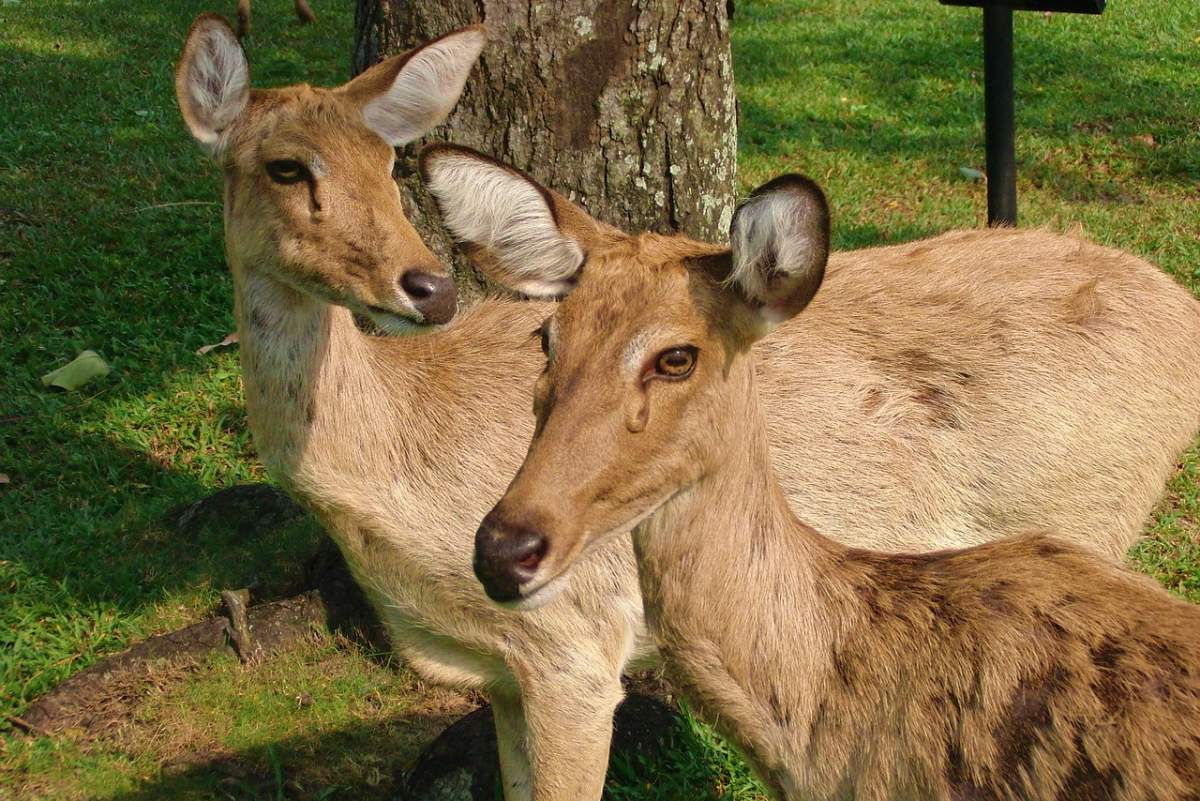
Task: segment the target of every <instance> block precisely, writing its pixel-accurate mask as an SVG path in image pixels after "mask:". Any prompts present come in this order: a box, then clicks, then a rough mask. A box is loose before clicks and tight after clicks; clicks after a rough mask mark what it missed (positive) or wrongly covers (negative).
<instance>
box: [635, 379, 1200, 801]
mask: <svg viewBox="0 0 1200 801" xmlns="http://www.w3.org/2000/svg"><path fill="white" fill-rule="evenodd" d="M743 377H744V376H743ZM733 380H734V381H737V377H735V378H734V379H733ZM742 399H743V400H744V401H745V404H744V405H739V407H738V412H737V418H738V421H739V422H738V424H735V425H733V426H731V427H730V429H729V431H728V434H729V438H728V440H726V442H727V443H728V444H729V450H727V451H726V456H727V459H726V461H725V467H724V468H722V469H720V470H718V471H714V472H713V473H712V474H710V475H708V476H706V477H705V478H704V479H702V480H701V481H700V482H698V483H697V484H696V485H694V486H693V487H692V488H691V489H690V490H688V491H686V492H684V493H682V494H681V495H679V496H677V497H676V498H674V499H673V500H671V501H670V502H668V503H667V504H665V505H664V506H663V507H661V508H660V509H659V510H658V511H657V512H656V513H655V515H654V516H653V517H652V518H651V519H650V520H648V521H647V522H645V523H643V524H642V525H641V527H640V528H639V529H638V530H637V531H636V532H635V535H634V546H635V549H636V551H637V555H638V564H639V567H640V572H641V588H642V593H643V597H644V598H645V601H646V609H647V614H648V620H649V623H650V627H651V629H652V631H653V632H654V634H655V638H656V640H657V642H658V644H659V647H660V649H661V650H662V654H663V656H664V659H665V661H666V663H667V666H668V670H669V673H670V675H671V677H672V679H673V680H674V683H675V684H676V686H677V687H678V688H679V689H680V690H681V692H683V693H684V694H685V695H686V697H687V698H688V699H689V700H690V701H692V702H693V703H694V704H695V705H696V706H697V707H698V709H699V710H700V711H701V713H702V714H703V715H705V716H706V717H707V718H708V719H709V720H711V721H714V722H715V723H716V724H717V726H718V728H719V729H720V730H721V731H722V732H723V733H724V734H726V735H727V736H729V737H730V738H731V739H733V740H734V741H736V742H737V743H739V744H740V745H741V746H742V748H743V749H744V752H745V753H746V755H747V757H748V758H749V760H750V761H751V763H752V764H753V765H754V767H755V769H756V772H757V773H758V775H759V776H760V777H761V778H762V779H763V781H764V783H765V784H766V785H767V786H768V787H770V788H771V789H772V790H773V792H774V794H775V795H776V796H777V797H779V798H786V799H797V800H798V799H814V800H815V799H837V798H859V799H868V798H869V799H896V801H900V800H901V799H946V801H949V800H950V799H974V798H1021V799H1026V800H1027V801H1041V800H1042V799H1045V800H1046V801H1054V800H1055V799H1063V800H1065V799H1079V801H1085V800H1086V801H1099V800H1100V799H1110V800H1111V801H1116V800H1117V799H1151V798H1156V799H1161V800H1163V801H1165V800H1166V799H1184V798H1194V797H1195V795H1194V794H1195V793H1196V792H1197V791H1198V790H1200V610H1197V609H1195V608H1192V607H1190V606H1188V605H1186V604H1183V603H1181V602H1179V601H1175V600H1172V599H1171V598H1169V597H1168V596H1167V595H1166V593H1164V592H1163V591H1162V590H1161V588H1159V587H1157V586H1155V585H1154V584H1153V583H1152V582H1151V581H1149V580H1148V579H1147V578H1146V577H1144V576H1140V575H1137V574H1134V573H1131V572H1129V571H1126V570H1124V569H1122V568H1119V567H1116V566H1114V565H1112V564H1110V563H1107V562H1101V561H1100V560H1098V559H1097V558H1096V556H1095V555H1094V554H1092V553H1088V552H1086V551H1084V550H1083V549H1080V548H1077V547H1074V546H1070V545H1069V544H1067V543H1064V542H1062V541H1061V540H1057V539H1054V538H1052V537H1049V536H1046V535H1042V534H1030V535H1025V536H1018V537H1015V538H1012V539H1006V540H1000V541H996V542H991V543H987V544H985V545H980V546H976V547H974V548H971V549H969V550H961V551H943V552H938V553H933V554H918V555H906V556H899V555H891V554H880V553H877V552H871V551H865V550H858V549H852V548H847V547H845V546H842V545H839V544H837V543H835V542H833V541H831V540H829V539H827V538H825V537H822V536H821V535H819V534H817V533H816V532H815V531H814V530H813V529H811V528H809V527H808V526H806V525H804V524H802V523H800V522H799V521H798V520H797V519H796V518H795V517H794V516H793V513H792V511H791V509H790V508H789V507H788V504H787V501H786V499H785V498H784V496H783V493H782V492H781V491H780V489H779V488H778V486H777V485H776V484H775V481H774V477H773V475H772V469H771V463H770V459H769V449H768V446H767V444H766V439H765V430H766V428H765V426H764V424H763V422H762V420H761V416H760V415H759V414H758V413H757V407H756V406H755V404H756V399H755V397H754V393H753V392H752V391H748V392H746V393H745V394H744V396H743V398H742ZM731 411H732V410H731ZM751 521H752V527H750V525H748V523H750V522H751Z"/></svg>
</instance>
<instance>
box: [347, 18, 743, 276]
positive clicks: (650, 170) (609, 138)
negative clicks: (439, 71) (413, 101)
mask: <svg viewBox="0 0 1200 801" xmlns="http://www.w3.org/2000/svg"><path fill="white" fill-rule="evenodd" d="M481 21H482V22H483V23H484V24H485V25H486V26H487V28H488V32H489V37H490V41H489V43H488V46H487V48H486V49H485V50H484V52H483V56H482V57H481V59H480V62H479V65H478V66H477V67H476V69H475V70H474V71H473V72H472V75H471V79H470V81H469V82H468V83H467V87H466V90H465V91H464V92H463V96H462V99H461V100H460V101H459V103H458V106H457V108H456V109H455V110H454V112H453V113H452V114H451V115H450V118H449V120H448V121H447V124H446V125H445V126H443V127H442V128H439V129H438V130H437V131H434V133H433V134H432V136H431V137H430V138H431V139H446V140H449V141H453V142H457V143H459V144H464V145H467V146H469V147H473V148H476V149H477V150H480V151H482V152H484V153H487V154H489V155H491V156H493V157H495V158H498V159H500V160H502V161H506V162H508V163H510V164H513V165H514V166H516V167H519V168H520V169H522V170H525V171H526V172H528V173H529V174H530V175H532V176H533V177H534V178H536V179H538V180H539V181H542V182H543V183H545V184H546V185H547V186H549V187H551V188H553V189H555V190H557V191H559V192H561V193H562V194H564V195H566V196H568V197H570V198H571V199H572V200H574V201H575V202H577V203H579V204H580V205H581V206H583V207H584V208H585V209H587V211H588V212H589V213H591V214H592V215H593V216H595V217H597V218H598V219H601V220H603V221H605V222H608V223H611V224H613V225H616V226H618V227H620V228H623V229H625V230H628V231H641V230H652V231H660V232H668V231H682V232H684V233H687V234H689V235H691V236H694V237H696V238H699V239H705V240H708V241H714V242H722V241H725V239H726V236H727V235H728V229H729V221H730V218H731V216H732V212H733V198H734V170H735V166H736V164H735V158H736V154H737V133H736V109H735V105H734V94H733V70H732V67H731V63H730V55H729V24H728V18H727V10H726V4H725V3H722V2H713V0H590V1H589V0H541V2H538V1H537V0H358V5H357V10H356V21H355V22H356V25H355V50H354V69H355V72H359V71H361V70H363V69H365V68H366V67H368V66H370V65H371V64H374V63H375V62H377V61H379V60H380V59H381V58H383V57H385V56H388V55H391V54H393V53H397V52H401V51H403V50H405V49H408V48H410V47H413V46H414V45H416V44H419V43H420V42H423V41H426V40H428V39H432V38H434V37H437V36H440V35H442V34H444V33H447V32H449V31H451V30H454V29H455V28H459V27H462V26H463V25H468V24H471V23H474V22H481ZM419 144H420V143H418V144H417V145H415V146H413V147H410V148H407V149H406V152H405V153H404V154H402V155H404V156H406V158H401V159H400V160H399V161H400V164H401V167H400V168H399V171H398V180H400V181H401V183H402V189H403V190H404V191H403V192H402V194H403V195H405V197H406V204H407V205H408V206H409V209H408V210H409V216H410V218H411V219H412V221H413V223H414V225H416V227H417V230H418V231H420V233H421V234H422V236H424V237H425V239H426V241H427V242H428V243H429V244H430V246H431V247H432V248H433V250H434V251H435V252H436V253H438V255H439V256H442V257H443V258H446V259H447V261H451V260H452V259H451V253H452V249H451V247H450V244H449V239H448V238H447V236H446V234H445V233H444V231H443V230H442V228H441V226H440V224H438V223H437V222H436V210H435V209H434V207H433V205H432V201H431V200H430V199H429V197H428V195H426V194H425V192H424V191H423V189H422V188H421V187H420V179H419V178H418V177H417V175H416V170H415V167H416V163H415V154H416V151H417V149H418V148H419ZM409 199H411V200H409ZM457 266H459V267H461V263H460V264H458V265H457ZM458 274H459V275H460V276H461V277H462V279H463V280H461V281H460V285H461V286H462V287H463V289H464V290H466V291H467V292H468V294H472V293H471V291H470V287H471V283H472V282H473V281H475V282H477V281H478V280H479V279H478V277H477V276H475V275H474V273H473V271H469V270H461V269H460V270H459V273H458Z"/></svg>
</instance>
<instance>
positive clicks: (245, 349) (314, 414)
mask: <svg viewBox="0 0 1200 801" xmlns="http://www.w3.org/2000/svg"><path fill="white" fill-rule="evenodd" d="M234 283H235V300H236V303H235V313H236V316H237V324H238V332H239V337H240V341H241V342H240V347H241V360H242V378H243V382H244V384H245V392H246V409H247V413H248V417H249V420H250V426H251V429H252V431H253V433H254V441H255V445H256V447H257V448H258V451H259V454H260V456H261V457H262V459H263V461H264V462H265V463H266V465H267V468H268V470H270V471H271V473H272V474H273V475H274V476H275V477H276V478H277V479H279V480H281V481H283V482H284V483H287V484H290V485H292V488H294V489H297V490H300V491H303V490H304V487H303V481H302V480H300V479H301V474H302V472H303V471H304V469H305V467H306V465H307V464H309V463H310V462H315V461H321V460H323V461H325V462H326V464H328V456H329V454H328V453H327V451H329V450H330V449H332V448H337V449H340V450H344V451H346V452H349V451H350V450H352V449H353V447H354V443H353V440H354V439H356V438H358V437H360V436H361V434H359V433H356V431H355V429H356V428H357V429H358V431H360V432H361V431H371V430H372V427H373V425H386V419H385V418H386V410H387V409H388V408H389V407H390V405H391V403H392V402H394V401H395V398H396V396H397V395H398V394H399V395H402V394H403V392H404V387H400V386H394V385H392V382H389V384H388V386H387V387H386V389H385V387H384V385H383V383H382V381H380V380H379V378H378V376H377V373H376V371H375V370H374V369H373V363H374V361H375V359H374V358H373V356H374V354H373V353H372V348H371V345H370V341H369V339H368V337H366V336H365V335H363V334H362V333H361V332H360V331H359V330H358V328H357V327H356V326H355V324H354V319H353V317H352V316H351V313H350V311H349V310H348V309H346V308H344V307H341V306H335V305H333V304H330V303H326V302H324V301H321V300H318V299H316V298H313V297H312V296H310V295H308V294H306V293H303V292H299V291H297V290H295V289H293V288H292V287H290V286H288V285H286V284H283V283H282V282H280V281H278V280H276V279H274V278H272V277H270V276H268V275H265V274H264V273H262V272H258V271H245V270H235V271H234ZM344 421H354V422H355V425H354V426H348V425H344V424H343V423H344ZM346 437H349V438H350V439H346Z"/></svg>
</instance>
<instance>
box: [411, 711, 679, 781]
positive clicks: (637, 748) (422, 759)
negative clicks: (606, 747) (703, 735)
mask: <svg viewBox="0 0 1200 801" xmlns="http://www.w3.org/2000/svg"><path fill="white" fill-rule="evenodd" d="M678 725H679V717H678V715H677V713H676V712H675V710H673V709H672V708H671V707H669V706H667V705H666V704H664V703H663V702H662V701H659V700H657V699H655V698H650V697H649V696H645V695H630V696H628V697H627V698H626V699H625V700H624V702H622V703H621V705H620V706H619V707H617V713H616V717H615V719H614V721H613V744H612V754H611V756H610V759H611V760H614V761H618V760H619V761H621V762H623V763H624V765H626V766H636V765H653V764H654V763H655V762H656V761H657V760H658V759H659V758H660V757H661V755H662V754H663V753H664V752H665V751H666V750H667V748H668V747H669V745H670V743H671V742H672V740H673V736H674V733H675V731H676V729H677V727H678ZM499 783H500V763H499V758H498V757H497V754H496V730H495V727H494V726H493V724H492V710H491V707H488V706H484V707H482V708H480V709H477V710H475V711H474V712H472V713H471V714H469V715H467V716H466V717H463V718H461V719H459V720H458V721H456V722H455V723H453V724H452V725H451V726H450V727H449V728H447V729H446V730H445V731H444V732H442V734H441V735H440V736H439V737H438V738H437V739H436V740H434V741H433V743H432V744H430V746H429V747H428V748H426V749H425V751H424V752H422V754H421V755H420V756H419V757H417V762H416V764H415V765H414V766H413V768H412V770H410V771H408V773H407V774H406V775H404V776H403V777H401V779H400V781H399V782H398V786H399V788H400V789H399V791H398V794H397V796H396V801H495V799H496V798H499V797H500V795H499Z"/></svg>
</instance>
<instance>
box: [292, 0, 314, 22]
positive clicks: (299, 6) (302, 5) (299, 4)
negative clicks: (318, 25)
mask: <svg viewBox="0 0 1200 801" xmlns="http://www.w3.org/2000/svg"><path fill="white" fill-rule="evenodd" d="M296 18H297V19H299V20H300V24H302V25H307V24H308V23H310V22H316V21H317V15H316V14H314V13H312V9H311V8H309V7H308V3H306V2H305V0H296Z"/></svg>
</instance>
